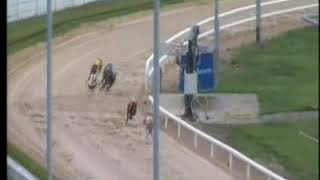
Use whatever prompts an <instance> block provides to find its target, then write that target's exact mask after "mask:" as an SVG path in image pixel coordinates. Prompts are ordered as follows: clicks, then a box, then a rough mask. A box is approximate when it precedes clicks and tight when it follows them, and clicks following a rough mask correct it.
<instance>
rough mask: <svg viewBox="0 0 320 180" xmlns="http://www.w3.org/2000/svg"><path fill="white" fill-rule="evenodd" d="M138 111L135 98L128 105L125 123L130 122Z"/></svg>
mask: <svg viewBox="0 0 320 180" xmlns="http://www.w3.org/2000/svg"><path fill="white" fill-rule="evenodd" d="M136 113H137V101H136V100H135V98H133V99H132V100H131V101H130V102H129V103H128V106H127V117H126V122H125V124H126V125H127V124H128V120H129V119H132V118H133V116H134V115H136Z"/></svg>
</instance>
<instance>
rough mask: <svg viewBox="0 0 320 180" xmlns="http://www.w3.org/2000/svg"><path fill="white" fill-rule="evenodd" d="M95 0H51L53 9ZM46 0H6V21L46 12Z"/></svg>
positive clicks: (57, 9)
mask: <svg viewBox="0 0 320 180" xmlns="http://www.w3.org/2000/svg"><path fill="white" fill-rule="evenodd" d="M94 1H97V0H52V8H53V11H59V10H63V9H66V8H69V7H74V6H81V5H83V4H87V3H90V2H94ZM46 12H47V1H46V0H7V22H13V21H17V20H21V19H26V18H30V17H33V16H39V15H43V14H46Z"/></svg>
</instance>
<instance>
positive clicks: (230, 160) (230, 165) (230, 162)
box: [229, 152, 233, 169]
mask: <svg viewBox="0 0 320 180" xmlns="http://www.w3.org/2000/svg"><path fill="white" fill-rule="evenodd" d="M232 160H233V157H232V153H231V152H230V153H229V168H230V169H232V163H233V162H232Z"/></svg>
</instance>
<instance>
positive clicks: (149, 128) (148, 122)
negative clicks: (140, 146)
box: [143, 115, 153, 142]
mask: <svg viewBox="0 0 320 180" xmlns="http://www.w3.org/2000/svg"><path fill="white" fill-rule="evenodd" d="M143 125H144V126H145V130H146V141H147V142H148V135H151V137H152V136H153V118H152V116H150V115H148V116H147V117H146V118H145V119H144V120H143Z"/></svg>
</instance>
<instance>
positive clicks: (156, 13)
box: [153, 0, 160, 180]
mask: <svg viewBox="0 0 320 180" xmlns="http://www.w3.org/2000/svg"><path fill="white" fill-rule="evenodd" d="M153 18H154V20H153V25H154V40H153V43H154V44H153V51H154V52H153V54H154V59H153V68H154V72H153V85H154V88H153V99H154V104H153V105H154V106H153V107H154V111H153V112H154V113H153V115H154V117H153V119H154V122H155V123H154V136H153V179H154V180H159V179H160V153H159V142H160V135H159V134H160V114H159V110H160V108H159V106H160V104H159V99H160V83H159V81H160V68H159V60H160V21H159V18H160V0H153Z"/></svg>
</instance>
